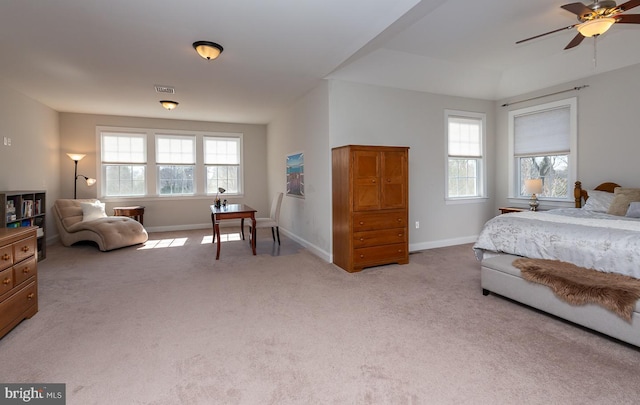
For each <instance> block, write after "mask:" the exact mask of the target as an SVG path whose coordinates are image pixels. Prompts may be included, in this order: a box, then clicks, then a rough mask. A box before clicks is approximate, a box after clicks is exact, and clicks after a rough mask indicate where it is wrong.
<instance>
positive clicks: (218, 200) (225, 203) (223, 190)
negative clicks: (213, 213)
mask: <svg viewBox="0 0 640 405" xmlns="http://www.w3.org/2000/svg"><path fill="white" fill-rule="evenodd" d="M225 191H227V190H225V189H224V188H222V187H218V192H217V193H216V199H215V200H214V202H213V205H215V207H216V208H220V207H221V206H222V203H221V202H220V197H218V194H224V192H225ZM224 201H225V202H224V205H225V206H226V205H227V200H224Z"/></svg>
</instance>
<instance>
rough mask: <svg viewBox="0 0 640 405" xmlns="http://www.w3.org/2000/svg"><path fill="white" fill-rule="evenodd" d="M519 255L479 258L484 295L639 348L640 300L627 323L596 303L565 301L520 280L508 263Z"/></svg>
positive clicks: (516, 272)
mask: <svg viewBox="0 0 640 405" xmlns="http://www.w3.org/2000/svg"><path fill="white" fill-rule="evenodd" d="M519 257H520V256H513V255H507V254H501V255H498V256H493V257H490V258H485V259H484V260H482V267H481V285H482V290H483V293H484V294H485V295H487V294H488V293H489V292H492V293H495V294H498V295H501V296H504V297H507V298H510V299H512V300H514V301H518V302H521V303H523V304H525V305H529V306H531V307H533V308H536V309H539V310H541V311H544V312H547V313H549V314H552V315H555V316H558V317H560V318H563V319H566V320H568V321H570V322H573V323H576V324H578V325H581V326H584V327H587V328H589V329H593V330H595V331H598V332H600V333H603V334H605V335H608V336H611V337H613V338H616V339H619V340H621V341H623V342H626V343H629V344H632V345H634V346H638V347H640V301H638V302H636V306H635V309H634V312H633V315H632V317H631V323H629V322H627V321H625V320H624V319H622V318H620V317H619V316H618V315H616V314H614V313H613V312H611V311H609V310H607V309H605V308H603V307H601V306H599V305H597V304H587V305H580V306H574V305H571V304H568V303H566V302H565V301H563V300H561V299H560V298H558V297H556V296H555V294H554V293H553V291H551V289H550V288H549V287H546V286H543V285H541V284H536V283H532V282H529V281H527V280H525V279H523V278H522V277H521V276H520V270H519V269H518V268H516V267H514V266H512V265H511V263H512V262H513V261H514V260H515V259H517V258H519Z"/></svg>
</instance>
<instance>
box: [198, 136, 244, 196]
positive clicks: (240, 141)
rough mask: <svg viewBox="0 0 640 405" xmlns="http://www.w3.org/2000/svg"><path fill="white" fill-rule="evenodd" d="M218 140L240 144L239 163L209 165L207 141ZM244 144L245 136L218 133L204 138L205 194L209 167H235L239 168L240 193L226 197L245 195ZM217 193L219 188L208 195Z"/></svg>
mask: <svg viewBox="0 0 640 405" xmlns="http://www.w3.org/2000/svg"><path fill="white" fill-rule="evenodd" d="M217 139H220V140H222V139H225V140H226V139H235V140H236V141H237V144H238V160H239V162H238V163H237V164H224V163H218V164H216V163H207V161H206V147H205V141H206V140H217ZM243 145H244V142H243V136H242V134H234V133H217V134H215V136H214V135H205V136H204V137H203V140H202V158H203V166H204V190H205V193H206V192H207V191H206V190H207V182H208V178H207V169H208V168H209V167H212V166H218V167H220V166H227V167H229V166H233V167H236V166H237V168H238V173H237V180H238V191H237V194H234V193H226V194H225V195H227V196H228V195H239V194H243V193H244V181H243V180H242V179H243V178H244V174H243V173H244V165H243V162H244V155H243V153H244V147H243ZM216 193H217V187H216V188H215V190H214V191H212V192H211V193H208V195H213V194H216Z"/></svg>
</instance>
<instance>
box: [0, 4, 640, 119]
mask: <svg viewBox="0 0 640 405" xmlns="http://www.w3.org/2000/svg"><path fill="white" fill-rule="evenodd" d="M567 2H568V1H567V0H529V1H523V0H517V1H513V0H483V1H470V0H423V1H418V0H306V1H300V0H268V1H264V0H234V1H215V0H208V1H204V0H181V1H174V2H160V1H157V0H135V1H131V0H111V1H98V0H92V1H89V0H56V1H36V0H3V2H2V4H0V55H1V58H0V81H2V82H3V83H4V84H5V85H7V86H8V87H10V88H13V89H15V90H18V91H19V92H21V93H24V94H26V95H28V96H30V97H32V98H34V99H36V100H38V101H40V102H42V103H44V104H46V105H48V106H50V107H51V108H53V109H55V110H57V111H62V112H79V113H95V114H109V115H127V116H138V117H154V118H175V119H189V120H203V121H221V122H241V123H268V122H270V121H271V120H272V119H273V117H274V116H275V114H277V113H278V111H280V110H281V109H282V108H284V107H286V106H288V105H290V104H291V103H292V102H294V101H295V100H296V99H298V98H299V97H301V96H302V95H304V94H305V93H306V92H308V91H309V90H311V89H312V88H313V87H315V86H316V85H317V84H318V82H319V81H320V80H322V79H323V78H327V77H328V78H336V79H342V80H349V81H356V82H362V83H370V84H376V85H383V86H392V87H398V88H403V89H412V90H419V91H427V92H432V93H439V94H447V95H455V96H464V97H473V98H481V99H489V100H496V99H503V98H508V97H512V96H514V95H517V94H522V93H525V92H528V91H532V90H536V89H540V88H543V87H548V86H552V85H555V84H559V83H563V82H567V81H571V80H575V79H580V78H583V77H587V76H590V75H593V74H595V73H600V72H604V71H609V70H613V69H618V68H621V67H625V66H628V65H632V64H637V63H640V26H637V25H636V26H634V25H623V24H616V25H614V27H613V28H612V29H611V30H610V31H609V32H607V33H606V34H604V35H602V36H601V37H600V38H598V40H597V48H595V50H597V65H596V66H594V63H593V59H594V46H593V43H594V39H591V38H590V39H586V40H585V41H583V43H582V44H581V45H580V46H578V47H577V48H574V49H571V50H568V51H565V50H563V48H564V46H565V45H566V44H567V43H568V42H569V41H570V40H571V39H572V38H573V36H574V35H575V31H572V32H569V31H563V32H559V33H556V34H552V35H548V36H545V37H543V38H540V39H537V40H534V41H530V42H527V43H524V44H520V45H516V44H515V42H516V41H517V40H520V39H524V38H528V37H531V36H533V35H537V34H541V33H544V32H547V31H551V30H553V29H557V28H561V27H564V26H567V25H571V24H574V23H576V22H577V19H576V18H575V17H574V16H573V15H572V14H571V13H569V12H567V11H565V10H563V9H561V8H560V6H561V5H563V4H566V3H567ZM636 10H637V11H636ZM636 10H634V11H631V12H627V14H630V13H634V12H635V13H639V14H640V7H639V8H638V9H636ZM198 40H207V41H214V42H218V43H220V44H221V45H222V46H223V47H224V48H225V49H224V52H223V53H222V55H221V56H220V58H219V59H217V60H215V61H206V60H204V59H202V58H200V57H199V56H198V55H197V54H196V53H195V51H194V50H193V48H192V46H191V44H192V43H193V42H195V41H198ZM154 85H165V86H172V87H175V89H176V94H174V95H171V96H166V95H163V94H158V93H156V92H155V89H154ZM163 98H170V99H173V100H175V101H178V102H179V103H180V105H179V107H178V108H177V109H176V110H173V111H166V110H164V109H163V108H162V107H161V106H160V104H159V103H158V101H159V100H160V99H163Z"/></svg>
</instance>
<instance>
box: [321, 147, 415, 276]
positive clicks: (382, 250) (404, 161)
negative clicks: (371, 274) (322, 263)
mask: <svg viewBox="0 0 640 405" xmlns="http://www.w3.org/2000/svg"><path fill="white" fill-rule="evenodd" d="M408 159H409V148H408V147H398V146H363V145H347V146H341V147H337V148H333V149H332V191H333V202H332V207H333V263H334V264H336V265H337V266H339V267H341V268H343V269H344V270H346V271H348V272H355V271H360V270H362V269H363V268H365V267H371V266H377V265H381V264H390V263H399V264H406V263H408V262H409V232H408V231H409V229H408V200H409V173H408V172H409V166H408Z"/></svg>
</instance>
